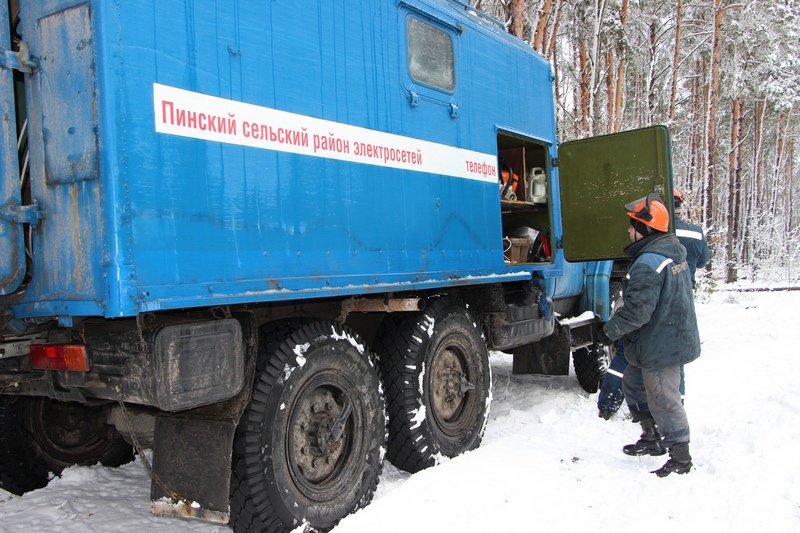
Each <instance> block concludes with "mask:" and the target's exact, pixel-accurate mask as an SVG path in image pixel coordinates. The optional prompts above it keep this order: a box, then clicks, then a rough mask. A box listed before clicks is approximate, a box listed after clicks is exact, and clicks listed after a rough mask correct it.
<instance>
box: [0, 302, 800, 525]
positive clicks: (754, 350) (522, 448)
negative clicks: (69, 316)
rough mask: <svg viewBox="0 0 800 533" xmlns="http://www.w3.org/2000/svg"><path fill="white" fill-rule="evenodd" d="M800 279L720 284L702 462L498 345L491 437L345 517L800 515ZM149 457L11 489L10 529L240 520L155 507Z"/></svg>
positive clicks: (705, 379)
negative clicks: (643, 453) (794, 284)
mask: <svg viewBox="0 0 800 533" xmlns="http://www.w3.org/2000/svg"><path fill="white" fill-rule="evenodd" d="M799 309H800V292H784V293H726V292H718V293H715V294H714V295H713V296H712V298H711V300H710V302H708V303H704V304H701V305H698V316H699V318H700V325H701V337H702V339H703V355H702V357H701V358H700V359H699V360H698V361H696V362H694V363H692V364H691V365H688V366H687V367H686V374H687V378H686V379H687V400H686V407H687V411H688V414H689V420H690V423H691V424H692V455H693V456H694V460H695V465H696V468H695V470H694V471H693V472H692V473H691V474H689V475H686V476H677V475H673V476H670V477H668V478H666V479H658V478H656V476H654V475H652V474H650V473H649V472H648V471H649V470H652V469H654V468H656V467H658V466H660V465H661V464H662V463H663V462H664V458H652V457H645V458H631V457H627V456H624V455H623V454H622V453H621V451H620V448H621V447H622V445H623V444H626V443H628V442H632V439H635V438H637V437H638V434H639V431H638V428H637V427H636V426H634V425H633V424H631V423H630V422H629V421H628V420H626V419H625V413H622V412H621V413H619V414H618V415H617V416H616V417H615V418H612V419H611V420H610V421H604V420H602V419H600V418H598V417H597V413H596V408H595V401H596V395H588V394H586V393H584V392H583V391H582V390H581V389H580V387H579V386H578V384H577V381H576V380H575V378H574V376H569V377H540V376H513V375H511V358H510V357H509V356H506V355H503V354H494V355H493V357H492V364H493V370H494V379H495V384H494V403H493V406H492V412H491V415H490V421H489V425H488V427H487V431H486V435H485V438H484V443H483V446H482V447H481V448H480V449H479V450H476V451H474V452H471V453H468V454H466V455H464V456H461V457H459V458H457V459H455V460H451V461H449V462H447V463H445V464H442V465H440V466H438V467H436V468H434V469H430V470H426V471H424V472H421V473H419V474H416V475H414V476H409V475H408V474H405V473H402V472H399V471H397V470H396V469H394V468H392V467H391V466H388V465H387V467H386V468H385V470H384V475H383V477H382V479H381V484H380V485H379V487H378V493H377V495H376V500H375V501H374V502H373V503H372V504H371V505H370V506H369V507H367V508H366V509H364V510H362V511H360V512H358V513H356V514H355V515H352V516H350V517H347V518H346V519H344V520H343V521H342V522H341V523H340V525H339V526H338V527H337V528H335V529H334V533H367V532H369V533H372V532H376V531H381V532H382V533H394V532H397V533H400V532H406V531H422V532H426V531H448V532H449V531H461V532H476V533H477V532H486V531H498V532H517V531H519V532H523V531H524V532H528V531H531V530H532V529H533V528H535V529H536V530H538V531H547V532H552V531H590V530H600V531H604V530H606V531H610V530H614V531H615V532H620V533H622V532H627V531H630V532H637V533H639V532H641V531H642V530H643V528H644V525H645V524H646V528H645V529H646V530H647V531H648V532H649V533H653V532H659V531H665V532H666V531H669V532H674V531H680V530H684V529H687V528H688V530H692V531H695V530H702V529H704V528H705V529H706V530H709V531H742V532H744V531H748V532H749V531H787V532H788V531H800V468H798V466H797V459H796V457H797V447H798V442H800V396H799V395H798V394H797V383H798V381H800V355H799V354H798V350H797V345H798V344H799V343H800V320H799V319H798V317H800V310H799ZM148 503H149V479H148V477H147V474H146V472H145V470H144V468H143V467H142V465H141V463H140V462H138V461H137V462H136V463H133V464H130V465H126V466H124V467H122V468H118V469H110V468H103V467H91V468H85V467H73V468H70V469H68V470H66V471H65V472H64V475H63V477H62V478H60V479H55V480H53V481H52V482H51V483H50V485H49V486H48V487H47V488H45V489H42V490H38V491H35V492H32V493H29V494H26V495H25V496H22V497H18V496H12V495H11V494H9V493H6V492H3V491H0V530H2V531H13V532H25V533H38V532H48V533H49V532H54V531H59V532H65V533H70V532H75V533H78V532H80V533H86V532H107V531H119V532H130V533H133V532H136V533H140V532H142V531H148V530H149V531H153V532H175V533H178V532H207V533H212V532H214V533H216V532H227V531H229V530H228V528H226V527H223V526H218V525H214V524H207V523H202V522H192V521H184V520H179V519H167V518H158V517H154V516H152V515H150V513H149V511H148Z"/></svg>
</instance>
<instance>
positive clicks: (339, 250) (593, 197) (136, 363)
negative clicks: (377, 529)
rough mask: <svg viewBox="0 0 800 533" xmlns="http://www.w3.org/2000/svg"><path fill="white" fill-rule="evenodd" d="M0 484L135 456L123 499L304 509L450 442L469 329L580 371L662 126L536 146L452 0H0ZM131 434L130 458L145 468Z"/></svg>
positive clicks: (240, 525) (476, 419)
mask: <svg viewBox="0 0 800 533" xmlns="http://www.w3.org/2000/svg"><path fill="white" fill-rule="evenodd" d="M0 85H1V86H2V90H0V100H1V102H0V103H1V104H2V114H3V121H2V135H0V158H2V159H0V164H2V176H1V177H0V385H1V386H0V487H2V488H3V489H5V490H7V491H10V492H12V493H15V494H22V493H24V492H26V491H30V490H34V489H37V488H40V487H43V486H44V485H46V484H47V481H48V479H49V478H50V477H51V474H52V473H56V474H58V473H60V472H61V471H62V470H63V469H64V468H65V467H67V466H70V465H75V464H92V463H97V462H100V463H102V464H104V465H119V464H122V463H125V462H127V461H130V460H131V459H132V458H133V456H134V453H136V452H138V453H140V454H142V450H144V449H152V455H151V454H149V453H148V454H142V461H143V462H144V463H145V465H146V466H147V468H148V470H149V471H150V473H151V475H152V479H153V481H152V484H151V510H152V511H153V512H154V513H157V514H162V515H174V516H182V517H192V518H199V519H204V520H210V521H216V522H222V523H228V524H230V526H231V527H232V528H233V529H234V530H235V531H262V530H263V531H282V530H290V529H292V528H294V527H296V526H298V525H300V524H303V523H305V524H307V525H308V526H309V527H310V528H313V529H315V530H325V529H329V528H331V527H333V526H334V525H335V524H336V523H337V522H338V521H339V520H340V519H341V518H342V517H343V516H345V515H347V514H348V513H350V512H352V511H353V510H355V509H358V508H360V507H362V506H364V505H366V504H367V503H369V501H370V499H371V498H372V495H373V493H374V490H375V488H376V486H377V483H378V480H379V476H380V473H381V468H382V465H383V461H384V460H385V459H388V460H389V461H390V462H392V463H393V464H395V465H396V466H397V467H399V468H402V469H404V470H407V471H410V472H416V471H418V470H421V469H423V468H426V467H429V466H432V465H434V464H436V463H437V462H438V461H440V460H441V459H442V458H446V457H454V456H456V455H458V454H460V453H462V452H464V451H467V450H471V449H474V448H476V447H477V446H478V445H479V444H480V441H481V438H482V435H483V431H484V428H485V426H486V422H487V417H488V413H489V406H490V399H491V387H492V378H491V366H490V361H489V354H490V352H492V351H506V352H509V353H513V366H514V371H515V372H519V373H542V374H558V375H565V374H568V373H569V372H570V366H569V365H570V361H571V360H572V362H573V364H574V369H575V373H576V375H577V376H578V378H579V380H580V381H581V385H582V386H583V387H584V388H585V389H586V390H587V391H589V392H592V391H594V390H596V389H597V384H598V382H599V380H600V379H602V372H603V358H604V352H603V351H602V350H601V349H600V348H599V347H598V346H596V345H595V344H594V343H593V338H594V332H595V331H596V328H597V327H598V325H600V324H602V322H603V321H604V320H607V319H608V316H609V311H610V307H611V305H612V303H613V300H614V297H613V295H614V294H617V293H618V281H619V279H620V278H621V276H622V273H621V272H622V271H621V268H622V266H624V261H620V260H622V259H623V253H622V249H623V248H624V246H625V245H626V244H627V231H626V227H627V220H626V218H627V217H625V216H624V212H623V210H622V206H623V205H624V203H626V202H628V201H631V200H633V199H635V198H638V197H642V196H645V195H646V194H648V193H651V192H656V193H660V194H662V196H665V198H667V199H668V200H671V198H669V196H671V195H664V193H665V192H666V191H670V190H671V180H672V176H671V162H670V146H669V132H668V130H667V128H665V127H660V126H658V127H652V128H646V129H642V130H636V131H631V132H623V133H620V134H615V135H608V136H600V137H595V138H591V139H583V140H580V141H573V142H569V143H563V144H560V145H559V143H558V142H557V138H556V128H555V112H554V98H553V70H552V68H551V66H550V65H549V64H548V63H547V62H546V61H545V60H544V58H543V57H541V56H540V55H539V54H537V53H536V52H534V51H533V50H532V49H531V48H530V47H529V46H527V45H526V44H525V43H523V42H522V41H520V40H518V39H516V38H514V37H512V36H510V35H509V34H508V33H507V32H506V31H505V27H504V25H503V24H502V23H500V22H498V21H497V20H494V19H492V18H491V17H490V16H488V15H486V14H484V13H481V12H480V11H478V10H476V9H474V8H472V7H470V6H469V5H468V4H466V3H463V2H461V1H459V0H381V1H375V0H348V2H330V1H324V0H301V1H299V2H297V1H290V0H273V1H270V2H264V1H261V0H237V1H219V0H214V1H211V0H185V1H181V0H174V1H163V0H159V1H156V0H140V1H137V2H120V1H118V0H0ZM148 457H149V458H150V460H148Z"/></svg>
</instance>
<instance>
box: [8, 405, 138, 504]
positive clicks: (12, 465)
mask: <svg viewBox="0 0 800 533" xmlns="http://www.w3.org/2000/svg"><path fill="white" fill-rule="evenodd" d="M132 460H133V447H132V446H131V445H130V444H128V443H127V442H125V441H124V440H123V438H122V436H121V435H120V434H119V433H117V432H116V430H114V429H113V428H112V427H111V426H109V425H107V424H105V412H104V410H103V409H102V408H90V407H87V406H85V405H82V404H79V403H76V402H60V401H57V400H50V399H47V398H27V397H20V398H10V397H8V396H4V397H2V398H0V487H2V488H4V489H6V490H7V491H9V492H12V493H14V494H24V493H25V492H29V491H31V490H35V489H38V488H42V487H44V486H45V485H47V482H48V479H49V473H50V472H52V473H53V474H56V475H60V474H61V472H62V471H63V470H64V468H66V467H68V466H72V465H84V466H88V465H93V464H96V463H100V464H102V465H103V466H120V465H122V464H125V463H128V462H130V461H132Z"/></svg>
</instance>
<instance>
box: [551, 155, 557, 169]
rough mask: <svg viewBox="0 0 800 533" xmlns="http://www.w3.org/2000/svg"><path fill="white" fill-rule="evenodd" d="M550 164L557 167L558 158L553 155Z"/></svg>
mask: <svg viewBox="0 0 800 533" xmlns="http://www.w3.org/2000/svg"><path fill="white" fill-rule="evenodd" d="M550 166H552V167H553V168H558V158H557V157H554V158H552V159H551V160H550Z"/></svg>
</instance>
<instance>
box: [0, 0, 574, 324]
mask: <svg viewBox="0 0 800 533" xmlns="http://www.w3.org/2000/svg"><path fill="white" fill-rule="evenodd" d="M417 3H419V4H420V5H423V6H424V9H422V11H423V12H424V13H423V15H422V16H426V15H425V13H427V14H428V15H430V16H431V17H432V18H435V19H437V20H452V21H454V22H456V23H457V27H458V31H457V32H456V37H455V39H456V40H457V47H458V52H459V55H460V58H459V61H458V63H457V69H458V70H457V83H458V89H457V90H458V91H459V94H460V95H462V97H461V100H460V101H459V114H458V117H457V118H454V117H453V116H451V114H450V110H449V108H448V106H447V105H442V103H441V102H438V101H435V100H434V99H422V100H421V101H420V103H419V105H417V106H412V105H411V104H410V100H409V95H408V92H407V87H406V86H404V84H403V79H404V76H406V71H405V68H406V64H405V63H406V61H405V57H404V54H405V52H404V45H403V44H402V43H403V40H404V39H405V34H404V31H405V17H406V16H408V10H407V9H405V8H400V9H398V5H397V3H395V2H371V1H366V0H364V1H362V2H347V3H344V2H328V1H322V0H319V1H317V2H313V1H309V2H301V3H297V2H293V1H290V0H276V1H272V2H261V1H257V0H250V1H246V0H242V1H240V2H236V3H232V4H230V5H227V4H223V3H220V2H212V1H208V0H196V1H194V2H188V1H187V2H160V1H155V0H151V1H142V2H111V1H109V0H95V1H92V2H89V3H84V4H78V3H76V2H66V1H60V2H56V1H49V2H42V3H36V5H33V4H31V5H28V4H27V3H26V4H25V6H24V7H25V8H26V9H28V10H29V11H28V14H29V15H30V16H29V17H28V18H27V20H28V22H27V23H26V25H25V27H24V31H25V34H26V35H25V36H24V37H25V39H26V40H27V41H29V42H30V45H31V49H32V51H33V53H34V54H37V53H38V54H42V53H48V54H52V55H53V57H60V60H58V61H55V60H54V61H53V63H52V65H46V67H47V68H54V69H56V71H57V70H58V69H62V72H63V68H64V67H63V65H74V66H75V68H78V69H82V72H81V73H78V74H76V76H78V77H80V76H88V75H89V74H88V73H87V69H88V70H91V71H92V74H91V75H92V77H93V83H94V86H95V88H96V90H95V91H85V92H82V93H80V92H77V91H73V93H72V95H71V96H70V98H74V99H78V100H80V104H81V107H80V109H81V112H80V113H78V114H76V115H75V116H74V117H64V118H63V119H61V122H62V123H63V126H67V128H66V129H65V128H60V130H63V131H66V132H67V135H70V134H69V131H70V130H69V128H70V127H73V126H75V127H76V130H75V131H80V132H85V131H87V130H86V129H85V126H86V121H87V120H89V119H88V118H87V117H88V116H89V112H90V111H91V113H92V115H91V116H92V117H93V118H92V120H93V121H94V122H93V124H94V126H93V129H92V131H95V130H96V132H97V140H96V145H93V142H94V139H93V135H91V134H84V133H81V134H80V135H78V136H75V135H74V134H72V135H73V137H74V138H73V137H69V138H65V139H60V140H57V142H56V140H53V139H52V138H50V137H47V135H46V134H45V133H43V132H44V131H45V130H46V129H48V128H47V126H48V122H47V121H48V120H49V119H48V118H47V117H42V115H41V112H39V113H38V115H37V114H36V113H34V114H33V115H35V116H32V118H31V121H32V127H33V129H34V131H36V132H42V133H38V134H37V139H35V140H34V141H33V142H32V171H33V172H34V176H35V184H34V185H33V189H32V194H34V195H35V197H36V198H37V199H39V201H40V203H41V204H42V206H43V209H45V210H46V211H47V213H48V218H47V221H46V222H47V223H46V224H44V223H43V224H42V227H41V228H40V229H38V230H37V233H36V235H35V239H34V249H35V258H36V269H35V270H36V271H35V275H34V280H33V281H32V283H31V284H30V286H29V287H28V288H27V290H26V292H25V294H24V295H22V296H20V297H19V298H18V299H17V300H16V301H14V302H13V308H14V311H15V314H17V316H47V315H60V316H64V315H65V314H67V315H68V314H84V313H86V314H99V315H103V316H107V317H114V316H131V315H135V314H136V313H138V312H141V311H144V310H154V309H169V308H179V307H192V306H205V305H214V304H221V303H237V302H255V301H274V300H283V299H295V298H308V297H315V296H332V295H342V294H358V293H371V292H385V291H397V290H412V289H422V288H432V287H442V286H448V285H456V284H465V283H479V282H494V281H507V280H508V281H510V280H514V279H526V278H529V277H530V275H531V270H533V269H534V268H535V269H536V270H538V271H539V272H540V274H541V275H542V276H544V277H545V278H553V277H554V276H558V275H561V274H562V273H563V265H562V261H563V259H562V257H561V255H560V253H559V255H558V256H557V259H556V260H555V261H554V262H553V263H552V264H549V265H539V266H536V267H531V266H516V267H510V266H508V265H506V264H505V262H504V261H503V253H502V234H501V221H500V208H499V198H498V194H497V184H496V182H495V181H494V177H493V176H492V177H491V178H490V179H488V180H487V179H480V176H478V177H475V176H473V177H472V178H465V177H459V176H454V175H452V174H448V173H447V172H441V171H439V170H431V169H428V168H427V167H426V166H425V165H426V164H427V163H428V162H429V160H430V159H435V157H433V156H428V155H425V164H424V165H422V168H421V169H420V170H411V171H410V170H408V169H407V168H401V167H394V166H391V165H389V164H388V163H387V162H386V161H383V162H379V161H377V159H375V158H374V159H375V160H373V161H372V162H370V163H364V162H354V161H353V160H349V159H347V158H342V157H339V156H341V155H342V154H341V150H339V151H336V150H334V151H328V152H325V153H323V154H320V153H319V151H318V152H317V153H313V150H312V153H295V152H292V151H291V150H289V149H288V148H293V147H288V148H287V146H286V144H287V143H284V146H283V147H281V148H280V149H275V148H274V147H270V146H259V145H258V143H253V142H252V141H253V136H252V135H250V136H249V137H248V138H247V139H246V141H247V142H245V141H244V140H242V138H243V137H244V135H243V131H244V127H245V126H244V123H245V121H246V119H247V117H246V116H245V115H242V114H241V113H243V112H242V111H238V109H239V108H236V109H237V113H239V114H238V115H235V116H229V115H228V114H227V113H224V114H223V113H222V112H220V114H219V115H215V119H214V121H215V122H214V126H213V128H214V129H216V130H219V129H220V128H221V124H222V123H223V122H221V121H222V120H223V119H225V122H224V124H225V128H226V133H230V128H231V125H232V124H234V123H235V128H236V139H230V138H229V139H223V140H209V139H208V138H206V137H202V135H205V134H206V133H208V130H209V128H210V127H211V126H210V125H209V122H208V118H209V117H208V116H205V118H204V119H203V118H200V117H199V115H196V116H195V117H194V120H195V121H196V122H195V127H194V130H195V132H194V133H192V134H175V133H163V132H159V131H156V126H157V123H158V121H159V115H160V114H161V113H163V107H159V106H157V105H156V104H155V97H154V91H155V90H156V89H154V87H157V86H163V87H168V88H172V89H175V90H180V91H188V92H189V93H191V94H192V95H196V98H197V102H200V103H201V104H202V105H205V102H206V100H205V98H218V99H223V100H224V101H225V102H233V103H236V104H242V105H245V104H246V105H247V106H252V108H250V107H248V108H247V109H248V110H251V109H252V110H253V112H254V113H262V112H265V111H264V110H272V111H277V112H285V113H292V114H294V115H292V116H297V115H301V116H304V117H309V118H310V119H318V120H324V121H328V122H327V124H330V125H331V127H332V128H334V127H339V125H343V126H347V127H355V128H359V131H360V132H367V133H366V134H364V135H366V137H367V141H369V139H370V137H375V138H380V135H383V134H391V135H394V136H397V137H396V138H403V139H411V140H415V141H419V142H431V143H436V144H437V145H438V146H441V147H444V148H446V149H447V150H450V149H453V150H465V151H469V152H472V153H477V154H488V155H490V156H492V157H494V155H493V154H496V151H497V137H496V135H497V130H498V128H505V129H510V130H513V131H519V132H523V133H524V134H525V135H526V136H528V137H530V138H532V139H538V140H540V141H542V142H543V143H544V144H546V145H547V146H548V147H549V148H548V149H549V150H550V151H551V156H552V157H554V156H555V152H554V150H555V124H554V114H553V100H552V91H551V71H550V66H549V65H548V64H547V63H546V62H545V61H544V60H543V59H542V58H541V57H540V56H538V55H537V54H536V53H535V52H533V51H532V50H531V49H530V48H528V47H526V46H525V45H524V44H522V43H520V42H518V41H516V40H514V39H513V38H512V37H510V36H508V35H507V34H505V33H504V32H502V31H501V30H500V29H499V28H497V27H496V26H495V25H493V24H490V23H487V22H485V21H481V20H479V19H478V18H476V17H473V16H471V15H469V14H468V13H467V12H466V11H464V10H463V9H460V8H457V7H455V6H454V5H453V4H451V3H449V2H443V1H436V0H419V2H417V1H409V2H407V3H406V4H407V5H412V4H417ZM73 4H76V5H77V7H71V6H72V5H73ZM78 15H79V16H78ZM44 19H46V20H48V21H49V22H51V23H53V24H52V28H53V29H52V31H51V34H52V32H53V31H56V28H58V29H59V30H58V31H63V37H62V41H63V43H65V45H66V44H68V45H69V46H64V47H62V48H63V50H52V49H50V48H48V46H50V45H49V44H48V43H52V42H55V41H56V39H44V38H42V37H41V29H42V28H41V24H39V23H37V22H36V21H38V20H44ZM74 20H78V21H81V24H74V23H70V21H74ZM57 21H61V22H62V23H63V25H61V26H59V25H58V24H56V22H57ZM87 24H88V27H90V28H91V29H92V39H91V43H90V45H91V46H90V49H91V61H90V62H87V60H86V58H87V56H86V55H85V50H86V49H87V47H86V43H84V41H83V38H82V37H81V36H80V32H81V31H84V30H85V28H86V27H87ZM82 43H83V47H82V48H81V44H82ZM59 54H61V56H59ZM81 54H83V55H81ZM64 90H68V87H67V88H65V89H64ZM467 95H468V98H467ZM43 98H44V96H43V93H42V90H41V88H40V86H38V85H36V84H31V88H30V89H29V109H34V110H41V109H42V108H43V105H44V103H43V101H42V99H43ZM92 98H95V101H94V102H92ZM193 98H194V97H193ZM192 102H194V100H192ZM190 103H191V102H190ZM181 105H183V106H184V107H183V110H184V111H186V110H191V109H192V108H191V106H190V105H188V104H185V103H182V104H181ZM192 105H193V104H192ZM175 109H177V104H175ZM248 112H249V111H248ZM70 120H72V121H74V122H75V124H70ZM186 120H189V119H186ZM217 120H220V122H217ZM228 120H230V121H231V122H228ZM203 121H204V122H203ZM201 122H203V123H204V125H201V124H200V123H201ZM261 125H265V126H270V124H263V123H261V124H259V126H261ZM248 128H250V127H249V126H248ZM249 131H250V133H252V131H251V130H249ZM258 131H259V132H262V131H265V130H262V129H261V128H258ZM296 132H298V133H299V132H302V129H298V130H296ZM369 132H374V133H369ZM62 133H63V132H62ZM214 133H216V134H219V133H220V132H219V131H215V132H214ZM201 134H202V135H201ZM309 135H312V134H311V133H309ZM323 136H324V135H323ZM229 137H230V136H229ZM359 139H361V140H362V141H363V139H364V138H363V137H359ZM393 139H395V137H393ZM309 143H310V147H311V148H314V147H315V145H314V139H313V138H310V139H309ZM288 144H291V143H288ZM34 149H35V152H36V153H35V154H34V153H33V150H34ZM79 149H84V150H85V152H80V153H85V154H88V155H86V156H85V157H83V156H82V157H83V159H79V160H80V161H81V164H83V165H84V166H85V168H90V169H94V170H93V171H94V172H95V173H96V175H97V176H98V178H97V179H93V177H92V176H90V173H88V174H85V175H82V176H84V177H82V178H81V179H80V180H77V181H76V180H72V181H70V180H69V179H68V180H56V182H53V181H52V180H51V182H50V183H47V182H46V180H45V179H44V177H45V176H46V175H47V168H48V161H51V162H55V164H56V165H63V164H65V163H64V161H69V160H70V159H69V158H70V157H71V154H77V153H79ZM93 149H94V150H95V151H94V152H92V150H93ZM351 149H352V147H351ZM447 150H438V151H437V150H435V151H434V152H433V153H434V154H438V152H441V151H445V152H446V151H447ZM323 152H324V150H323ZM334 152H337V153H334ZM448 153H449V152H448ZM320 155H322V156H320ZM59 156H60V157H62V158H63V159H59ZM93 158H94V159H93ZM483 178H486V176H483ZM550 179H551V183H550V185H551V188H550V190H551V191H553V192H554V194H556V195H557V181H556V179H557V176H556V173H555V172H553V173H551V178H550ZM558 206H559V201H558V200H557V196H556V197H554V202H553V207H552V208H553V212H552V217H553V221H552V222H553V232H552V233H553V234H552V237H551V238H552V240H553V242H556V241H557V240H558V239H559V238H560V222H559V220H560V213H558V211H557V210H558ZM55 250H58V252H57V253H56V252H55ZM569 290H572V288H570V289H569ZM561 292H564V291H561ZM576 294H577V293H576ZM76 311H77V312H76Z"/></svg>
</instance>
